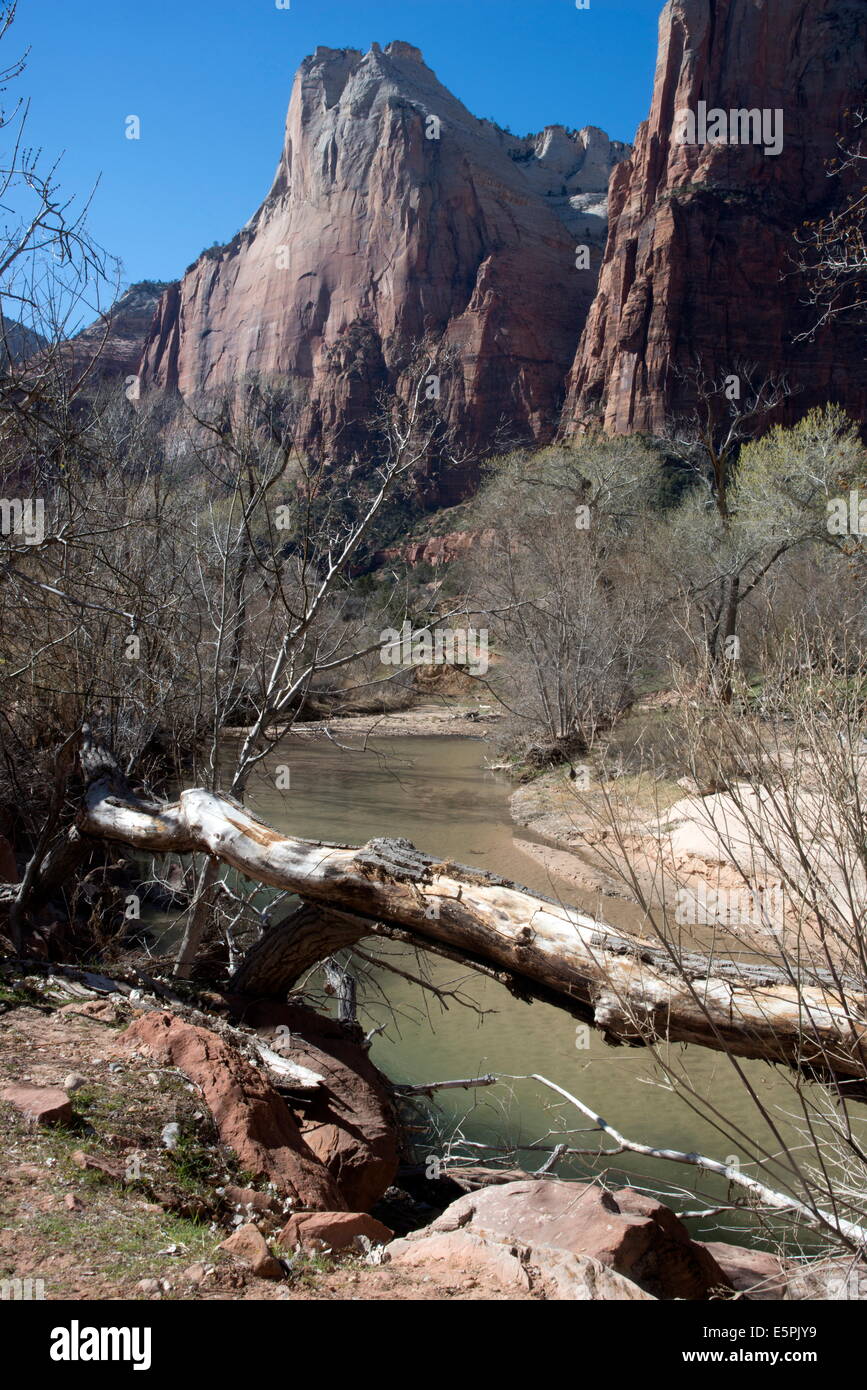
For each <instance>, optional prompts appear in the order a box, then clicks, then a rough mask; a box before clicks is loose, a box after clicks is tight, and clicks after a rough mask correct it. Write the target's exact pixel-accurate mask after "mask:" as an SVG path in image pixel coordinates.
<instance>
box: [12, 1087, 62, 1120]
mask: <svg viewBox="0 0 867 1390" xmlns="http://www.w3.org/2000/svg"><path fill="white" fill-rule="evenodd" d="M0 1100H5V1101H6V1102H7V1103H8V1104H9V1105H13V1106H14V1107H15V1109H16V1110H18V1111H19V1112H20V1113H21V1114H22V1115H23V1116H24V1118H25V1119H26V1120H29V1121H30V1123H31V1124H34V1125H68V1124H70V1123H71V1121H72V1118H73V1115H72V1102H71V1101H70V1099H69V1096H68V1095H67V1094H66V1092H65V1091H61V1090H60V1088H59V1087H58V1086H5V1087H4V1088H3V1090H2V1091H0Z"/></svg>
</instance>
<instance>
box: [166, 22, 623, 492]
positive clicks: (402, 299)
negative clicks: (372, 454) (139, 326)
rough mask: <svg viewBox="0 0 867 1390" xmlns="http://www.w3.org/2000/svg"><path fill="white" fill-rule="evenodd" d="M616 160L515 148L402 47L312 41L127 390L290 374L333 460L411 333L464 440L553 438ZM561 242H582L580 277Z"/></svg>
mask: <svg viewBox="0 0 867 1390" xmlns="http://www.w3.org/2000/svg"><path fill="white" fill-rule="evenodd" d="M431 118H435V119H436V120H438V121H439V122H441V127H440V130H439V138H438V139H436V138H429V136H430V135H433V134H434V133H435V126H434V125H432V124H431ZM624 153H625V147H624V146H622V145H612V143H611V142H610V141H609V140H608V138H607V136H605V135H604V133H603V132H602V131H599V130H597V129H596V128H594V127H588V128H587V129H585V130H583V131H581V132H580V133H579V134H577V135H574V134H569V133H567V132H566V131H565V130H564V129H563V128H562V127H551V128H550V129H548V130H546V131H545V132H543V134H542V135H540V136H537V137H533V138H532V139H527V140H523V139H520V138H518V137H514V136H511V135H509V134H507V133H506V132H504V131H501V130H499V129H498V128H497V127H496V126H494V125H492V124H491V123H490V122H487V121H479V120H476V118H475V117H474V116H472V115H471V114H470V112H469V111H467V109H466V107H464V106H463V105H462V104H461V102H459V101H457V100H456V98H455V97H453V96H452V95H451V93H450V92H448V91H447V90H446V88H445V87H443V86H442V84H441V83H440V82H439V81H438V80H437V78H436V76H435V74H434V73H433V72H432V71H431V70H430V69H429V68H428V67H427V66H426V65H425V63H424V61H423V59H422V56H421V54H420V53H419V52H418V50H417V49H415V48H413V47H412V46H411V45H410V44H406V43H400V42H396V43H392V44H389V45H388V47H387V48H386V49H385V50H384V51H383V50H382V49H381V48H380V47H379V45H378V44H374V45H373V47H372V48H371V50H370V52H369V53H367V54H366V55H362V54H361V53H360V52H358V51H356V50H354V49H339V50H338V49H330V48H319V49H317V50H316V52H315V54H314V55H313V56H312V57H309V58H306V59H305V60H304V62H303V63H302V65H301V68H300V70H299V72H298V74H297V77H296V80H295V85H294V89H293V93H292V99H291V102H290V106H289V114H288V118H287V122H286V134H285V142H284V147H283V153H282V155H281V157H280V162H279V164H278V167H277V172H276V175H275V178H274V183H273V186H272V188H271V191H270V192H269V194H268V196H267V198H266V199H265V201H264V203H263V204H262V206H261V207H260V208H259V210H258V212H256V213H255V214H254V215H253V217H252V218H251V219H250V221H249V222H248V223H247V225H246V226H245V227H244V228H243V229H242V230H241V231H240V232H239V233H238V234H237V236H236V237H235V238H234V239H233V240H232V241H231V242H230V243H229V244H228V245H227V246H224V247H220V248H215V249H212V250H209V251H206V252H205V253H204V254H203V255H202V256H201V257H200V258H199V259H198V260H197V261H196V262H195V264H194V265H192V266H191V267H190V268H189V270H188V271H187V273H186V275H185V276H184V277H183V279H182V281H181V282H180V284H179V285H174V286H172V287H170V288H169V289H168V290H167V291H166V293H165V294H164V295H163V298H162V300H161V302H160V305H159V308H158V311H157V316H156V319H155V320H154V324H153V328H152V331H151V333H150V335H149V337H148V340H147V343H146V345H145V350H144V355H143V359H142V366H141V373H142V384H143V387H144V388H148V389H151V388H156V389H158V390H163V391H169V392H174V391H179V392H180V393H181V394H182V395H183V396H184V397H185V398H189V397H195V396H196V395H197V394H198V393H201V392H203V391H213V390H216V389H219V388H221V387H233V386H234V384H235V383H237V382H238V381H240V380H241V379H243V378H244V377H245V376H251V375H256V374H258V375H259V376H261V377H263V378H265V379H273V380H278V381H283V382H285V381H287V380H288V381H289V382H290V383H293V384H295V385H296V386H297V387H299V388H300V396H301V399H302V404H303V408H302V419H301V425H300V432H299V436H296V437H298V442H299V444H300V446H301V447H303V448H307V449H310V450H317V451H319V452H321V451H327V452H328V454H329V455H330V456H333V457H335V458H338V459H345V460H349V459H351V458H352V456H353V455H354V454H355V453H356V452H362V453H363V451H364V449H365V448H368V449H369V448H370V447H371V441H372V435H371V425H372V422H373V419H374V417H375V415H376V414H377V398H378V395H379V393H380V392H381V391H382V389H383V388H384V387H389V388H395V389H397V390H398V391H400V390H404V391H405V390H406V389H407V387H408V382H409V378H408V377H407V376H406V356H405V352H406V347H407V345H408V344H410V343H412V342H419V341H422V340H424V341H425V342H428V343H434V344H439V345H442V346H443V347H444V348H446V349H453V350H454V351H455V352H456V354H457V359H458V360H457V362H456V363H455V365H454V366H453V367H451V368H444V369H443V375H442V382H441V391H442V397H441V399H442V403H443V408H444V412H445V414H446V416H447V418H448V420H449V421H450V423H452V424H453V425H455V426H456V428H457V429H458V430H459V432H460V436H461V441H462V444H463V445H464V446H465V447H467V448H478V449H480V450H482V451H484V452H485V453H486V454H490V453H491V452H492V450H493V448H494V447H495V445H496V441H497V437H498V432H501V431H502V430H504V429H505V431H506V432H507V433H508V435H509V436H510V437H514V436H519V437H523V438H525V439H542V438H546V437H549V436H550V434H551V432H552V430H553V428H554V425H555V423H556V416H557V413H558V409H559V403H560V398H561V393H562V386H563V380H564V376H565V374H566V372H567V371H568V369H569V366H570V364H571V362H572V360H573V358H574V354H575V349H576V346H577V342H578V336H579V334H580V331H581V326H582V323H583V320H584V317H585V315H586V312H587V309H588V307H589V304H590V300H591V299H592V296H593V291H594V288H595V284H596V274H597V267H598V262H599V253H598V251H597V249H596V246H597V243H600V244H601V237H600V233H601V232H602V231H604V222H605V198H606V191H607V182H608V176H609V171H610V169H611V167H612V165H613V164H615V163H616V162H617V160H618V159H620V158H621V157H622V156H623V154H624ZM576 240H580V241H581V242H583V243H586V244H587V245H590V246H591V247H592V249H593V255H592V259H591V267H590V268H588V269H576V254H575V244H576ZM470 481H472V478H471V476H470V470H469V469H467V468H465V467H459V466H454V467H453V470H452V472H451V474H450V475H449V476H448V477H447V478H446V479H445V481H444V482H442V483H440V484H438V485H437V486H438V489H439V492H440V494H441V495H442V496H450V497H456V496H460V495H463V494H464V493H465V492H466V490H467V486H468V483H469V482H470Z"/></svg>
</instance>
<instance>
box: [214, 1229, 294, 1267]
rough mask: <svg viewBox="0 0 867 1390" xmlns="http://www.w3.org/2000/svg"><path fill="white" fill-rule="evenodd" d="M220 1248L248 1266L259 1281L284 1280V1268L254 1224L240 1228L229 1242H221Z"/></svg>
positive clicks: (230, 1237)
mask: <svg viewBox="0 0 867 1390" xmlns="http://www.w3.org/2000/svg"><path fill="white" fill-rule="evenodd" d="M219 1248H220V1249H221V1250H225V1251H226V1253H227V1254H228V1255H231V1256H232V1258H233V1259H235V1260H239V1261H240V1263H241V1264H243V1265H246V1266H247V1268H248V1269H250V1270H252V1272H253V1273H254V1274H255V1275H256V1277H257V1278H259V1279H282V1278H283V1274H284V1270H283V1266H282V1265H281V1263H280V1261H279V1260H276V1259H275V1258H274V1256H273V1255H272V1254H271V1251H270V1250H269V1249H268V1243H267V1241H266V1240H265V1237H264V1236H263V1235H262V1232H261V1231H260V1230H258V1228H257V1227H256V1226H254V1225H253V1224H252V1222H251V1223H250V1224H249V1225H247V1226H240V1227H239V1228H238V1230H237V1231H236V1232H235V1234H234V1235H232V1236H229V1239H228V1240H224V1241H221V1243H220V1247H219Z"/></svg>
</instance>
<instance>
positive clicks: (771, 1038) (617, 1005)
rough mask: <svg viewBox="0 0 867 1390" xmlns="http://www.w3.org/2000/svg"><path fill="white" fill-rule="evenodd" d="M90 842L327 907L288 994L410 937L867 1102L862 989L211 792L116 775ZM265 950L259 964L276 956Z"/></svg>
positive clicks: (518, 980) (301, 933) (94, 814)
mask: <svg viewBox="0 0 867 1390" xmlns="http://www.w3.org/2000/svg"><path fill="white" fill-rule="evenodd" d="M78 828H79V831H80V832H81V833H82V834H85V835H89V836H99V837H101V838H104V839H108V840H114V841H120V842H122V843H124V844H128V845H131V846H134V847H135V848H138V849H140V850H146V851H148V852H151V853H168V852H172V853H193V852H197V853H203V854H208V855H212V856H213V857H214V858H215V859H218V860H220V861H221V862H222V863H224V864H227V865H231V866H232V867H233V868H235V869H237V870H238V871H239V872H240V873H242V874H244V875H246V876H247V877H248V878H250V879H253V880H255V881H258V882H260V883H263V884H267V885H271V886H272V887H276V888H281V889H283V890H288V891H290V892H295V893H297V894H298V895H299V896H300V897H301V898H302V899H304V901H305V902H306V903H308V904H311V905H314V906H315V907H316V908H317V909H320V910H319V911H314V910H313V908H312V907H311V908H310V909H309V910H307V909H305V910H303V911H302V912H300V913H299V914H298V915H297V916H296V917H295V918H293V919H291V920H290V922H289V923H287V924H284V926H283V927H281V928H278V929H277V930H278V932H279V933H280V935H279V937H277V938H275V939H274V942H273V949H274V952H276V956H277V958H278V959H279V958H280V957H281V955H282V959H283V961H284V962H286V963H287V964H286V969H285V970H284V973H283V982H284V983H285V984H286V985H287V986H288V985H289V984H291V983H292V982H293V981H294V980H295V979H297V978H298V977H299V976H300V975H301V974H302V973H303V972H304V971H305V970H306V969H308V968H310V966H312V965H313V964H315V963H317V962H318V961H321V960H323V959H324V958H326V957H328V956H330V955H332V954H333V953H334V952H335V950H337V949H339V948H340V947H341V946H345V945H348V944H351V942H352V941H353V940H358V939H359V938H360V937H361V936H363V935H365V934H375V931H376V924H377V923H379V922H383V923H386V924H397V925H398V926H399V927H400V928H402V929H403V930H405V931H406V932H407V937H408V939H410V940H412V941H413V942H414V943H415V944H418V945H420V946H422V947H423V946H424V945H425V944H426V943H430V944H431V945H432V946H433V947H434V948H436V949H443V948H445V949H447V950H448V951H449V952H450V953H454V954H457V955H459V956H460V958H462V959H463V960H466V961H467V962H468V963H469V964H473V963H474V962H476V961H477V962H479V963H480V964H483V965H485V966H487V967H491V966H493V967H495V968H497V969H498V970H500V971H502V972H503V973H504V975H505V976H506V978H507V979H508V980H510V981H511V984H512V987H513V988H514V990H515V992H516V993H524V994H526V995H529V996H533V997H536V998H542V999H547V1000H548V1001H549V1002H552V1003H557V1004H559V1005H560V1006H561V1007H564V1008H567V1009H569V1010H570V1011H571V1012H572V1013H573V1014H574V1015H575V1016H577V1017H579V1018H582V1019H585V1020H586V1021H587V1022H589V1023H592V1024H593V1025H594V1026H596V1027H597V1028H599V1029H601V1030H602V1031H603V1033H604V1034H605V1035H606V1037H607V1038H608V1040H609V1041H612V1042H621V1043H629V1044H635V1045H641V1044H644V1043H647V1042H649V1041H652V1040H658V1039H668V1040H669V1041H671V1042H689V1043H697V1044H700V1045H702V1046H705V1047H711V1048H715V1049H717V1050H720V1051H728V1052H731V1053H733V1054H735V1055H737V1056H741V1057H747V1058H757V1059H762V1060H765V1061H768V1062H781V1063H785V1064H787V1065H789V1066H791V1067H793V1068H796V1069H798V1070H800V1071H802V1072H803V1073H805V1074H806V1075H814V1076H815V1075H820V1076H825V1077H827V1076H833V1077H835V1078H837V1079H838V1080H842V1081H844V1082H846V1083H848V1084H847V1091H848V1090H851V1091H852V1094H853V1095H855V1094H856V1093H858V1092H860V1091H861V1090H862V1089H863V1090H865V1093H867V998H865V991H864V985H863V982H859V981H854V980H850V981H847V982H846V988H845V993H843V992H842V991H841V990H840V988H839V987H838V985H837V984H836V983H835V982H834V981H833V980H832V979H831V977H830V976H824V975H823V974H822V973H821V972H819V971H810V972H805V973H804V974H803V975H802V976H801V977H797V978H796V977H795V976H793V975H791V974H789V973H787V972H786V971H784V970H783V969H775V968H773V967H766V966H764V965H763V966H761V967H759V966H755V965H749V964H746V963H741V962H737V961H731V960H728V961H727V960H718V959H715V958H709V957H705V956H701V955H688V956H684V955H680V956H678V958H677V959H675V958H674V957H673V956H672V955H671V953H670V952H669V951H668V950H667V949H666V947H664V946H658V945H656V944H653V943H650V942H647V941H644V940H641V939H638V938H633V937H629V936H624V935H623V934H622V933H620V932H618V931H616V930H615V929H614V928H612V927H610V926H608V925H607V924H606V923H604V922H601V921H598V920H596V919H594V918H593V917H590V916H588V915H587V914H585V913H582V912H578V911H576V910H575V909H572V908H568V907H564V906H562V905H560V904H558V903H556V902H553V901H551V900H549V899H547V898H544V897H541V896H540V895H538V894H534V893H531V892H529V891H528V890H526V889H524V888H522V887H520V885H518V884H514V883H510V882H507V881H506V880H504V879H500V878H497V877H495V876H494V875H492V874H487V873H483V872H481V871H479V870H476V869H472V868H467V867H465V866H462V865H459V864H454V863H452V862H451V861H448V860H446V861H442V860H437V859H435V858H433V857H431V856H429V855H425V854H422V853H420V852H419V851H418V850H416V849H415V848H414V847H413V846H412V845H411V844H409V842H408V841H406V840H399V839H396V840H388V839H382V840H372V841H370V842H369V843H368V844H367V845H364V846H362V847H361V848H352V847H350V846H346V845H329V844H323V843H322V842H319V841H310V840H301V839H297V838H294V837H291V836H285V835H281V834H279V833H278V832H277V831H276V830H273V829H272V828H271V827H270V826H268V825H266V824H264V823H263V822H262V821H260V820H258V819H257V818H256V817H255V816H253V815H251V814H250V812H249V811H247V810H246V809H245V808H244V807H242V806H240V805H239V804H238V803H237V802H235V801H233V800H231V799H229V798H227V797H224V796H219V795H215V794H212V793H210V792H206V791H202V790H198V789H194V790H190V791H185V792H183V793H182V794H181V796H180V798H179V800H178V801H177V802H175V803H173V804H171V805H155V804H147V803H144V802H141V801H140V800H138V799H136V798H135V797H134V796H133V795H132V794H131V793H130V792H129V791H128V789H126V788H125V787H122V786H121V785H120V783H119V781H118V777H117V774H116V770H114V771H106V769H105V767H104V766H103V767H101V768H99V769H98V770H97V775H96V777H95V780H94V781H93V782H92V783H91V785H90V787H89V789H88V792H87V796H86V801H85V807H84V809H83V810H82V812H81V814H80V816H79V820H78ZM266 943H267V944H266V946H265V947H264V950H263V952H262V953H260V961H259V964H260V965H261V964H262V960H261V956H262V955H264V954H265V953H266V952H267V951H269V950H270V949H271V942H270V941H269V939H268V938H266ZM272 966H273V961H272ZM239 977H240V981H239V980H238V979H236V981H235V986H234V987H235V988H237V986H238V983H239V982H240V983H242V984H243V985H244V988H245V990H246V989H247V988H249V987H251V986H252V985H254V984H255V972H254V971H251V972H249V975H248V978H247V979H244V969H243V967H242V968H241V971H239ZM859 1098H860V1097H859Z"/></svg>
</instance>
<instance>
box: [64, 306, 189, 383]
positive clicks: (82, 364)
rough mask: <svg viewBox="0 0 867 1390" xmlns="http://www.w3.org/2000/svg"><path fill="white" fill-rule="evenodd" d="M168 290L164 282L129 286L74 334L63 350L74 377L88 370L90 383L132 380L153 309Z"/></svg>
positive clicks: (152, 315)
mask: <svg viewBox="0 0 867 1390" xmlns="http://www.w3.org/2000/svg"><path fill="white" fill-rule="evenodd" d="M167 287H168V282H166V281H152V280H143V281H141V282H140V283H139V284H137V285H130V287H129V289H128V290H125V291H124V293H123V294H122V295H121V296H120V298H119V299H118V300H117V302H116V303H115V304H113V305H112V307H111V309H109V310H108V312H107V313H105V314H103V315H101V316H100V317H99V318H98V319H97V320H96V322H95V323H92V324H91V325H90V326H89V327H88V328H84V329H82V331H81V332H80V333H76V335H75V337H74V338H71V339H70V340H69V343H68V345H67V347H66V349H65V351H66V353H67V355H68V360H69V362H70V364H71V365H72V367H73V369H74V370H75V371H76V373H77V374H80V373H81V372H82V371H84V370H88V371H89V379H90V380H91V381H99V380H101V379H102V378H104V377H116V376H123V377H126V376H134V375H135V374H136V372H137V371H138V366H139V362H140V360H141V354H142V348H143V346H144V343H145V341H146V339H147V336H148V334H149V332H150V329H151V324H152V323H153V319H154V314H155V312H156V307H157V305H158V304H159V302H160V297H161V295H162V294H163V292H164V290H166V289H167ZM130 385H132V384H131V383H130ZM132 398H133V397H131V399H132Z"/></svg>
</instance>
